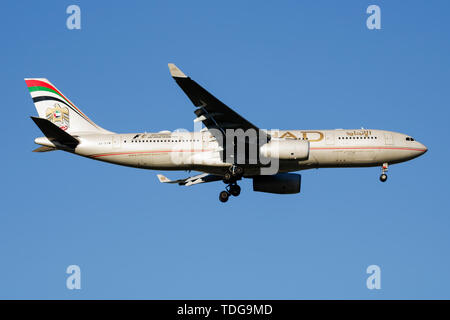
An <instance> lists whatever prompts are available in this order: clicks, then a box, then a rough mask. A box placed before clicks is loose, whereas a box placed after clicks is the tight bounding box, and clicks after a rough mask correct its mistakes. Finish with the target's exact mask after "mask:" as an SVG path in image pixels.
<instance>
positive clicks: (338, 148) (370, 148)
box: [310, 147, 426, 151]
mask: <svg viewBox="0 0 450 320" xmlns="http://www.w3.org/2000/svg"><path fill="white" fill-rule="evenodd" d="M353 149H356V150H361V149H362V150H406V151H425V150H426V149H418V148H407V147H404V148H403V147H311V148H310V150H353Z"/></svg>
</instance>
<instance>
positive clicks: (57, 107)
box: [25, 78, 111, 134]
mask: <svg viewBox="0 0 450 320" xmlns="http://www.w3.org/2000/svg"><path fill="white" fill-rule="evenodd" d="M25 83H26V84H27V86H28V90H29V91H30V94H31V98H33V102H34V105H35V107H36V110H37V112H38V114H39V117H40V118H44V119H47V120H49V121H51V122H53V123H54V124H55V125H57V126H58V127H60V128H61V129H63V130H64V131H67V132H68V133H70V134H73V133H78V134H79V133H111V132H110V131H108V130H105V129H103V128H101V127H99V126H98V125H96V124H95V123H94V122H93V121H92V120H91V119H89V118H88V117H87V116H86V115H85V114H84V113H83V112H82V111H81V110H80V109H78V108H77V107H76V106H75V105H74V104H73V103H72V102H71V101H70V100H69V99H67V98H66V97H65V96H64V95H63V94H62V93H61V92H60V91H59V90H58V89H56V87H55V86H54V85H52V84H51V83H50V81H48V80H47V79H44V78H29V79H25Z"/></svg>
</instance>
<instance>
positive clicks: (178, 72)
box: [168, 63, 187, 78]
mask: <svg viewBox="0 0 450 320" xmlns="http://www.w3.org/2000/svg"><path fill="white" fill-rule="evenodd" d="M168 66H169V71H170V74H171V76H172V77H174V78H187V76H186V75H185V74H184V73H183V71H181V70H180V69H178V67H177V66H176V65H174V64H173V63H169V64H168Z"/></svg>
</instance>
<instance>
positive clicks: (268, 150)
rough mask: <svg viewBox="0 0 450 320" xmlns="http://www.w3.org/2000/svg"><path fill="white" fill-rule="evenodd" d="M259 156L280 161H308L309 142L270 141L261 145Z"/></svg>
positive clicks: (291, 140)
mask: <svg viewBox="0 0 450 320" xmlns="http://www.w3.org/2000/svg"><path fill="white" fill-rule="evenodd" d="M259 151H260V154H261V155H262V156H264V157H266V158H277V159H280V160H308V158H309V141H303V140H293V139H286V140H273V139H272V140H271V141H270V142H268V143H266V144H264V145H262V146H261V147H260V149H259Z"/></svg>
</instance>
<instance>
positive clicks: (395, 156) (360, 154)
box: [36, 129, 427, 176]
mask: <svg viewBox="0 0 450 320" xmlns="http://www.w3.org/2000/svg"><path fill="white" fill-rule="evenodd" d="M272 135H273V134H272ZM273 136H274V137H275V138H277V139H297V140H307V141H309V146H310V152H309V157H308V159H306V160H280V162H279V169H278V172H293V171H299V170H305V169H310V168H332V167H371V166H381V165H383V164H385V163H386V164H395V163H400V162H404V161H408V160H411V159H413V158H416V157H418V156H420V155H422V154H423V153H425V152H426V151H427V148H426V147H425V146H424V145H423V144H422V143H420V142H418V141H415V140H414V139H412V138H411V137H410V136H408V135H405V134H402V133H397V132H391V131H384V130H372V129H336V130H280V131H278V132H277V133H276V134H275V135H273ZM77 139H78V140H79V141H80V143H79V145H78V146H77V147H76V148H75V150H74V153H75V154H78V155H81V156H84V157H88V158H91V159H95V160H100V161H105V162H109V163H114V164H118V165H123V166H129V167H136V168H143V169H153V170H195V171H202V172H206V173H211V174H223V172H224V171H226V170H227V169H228V168H229V167H230V166H231V165H232V164H231V163H225V162H223V161H222V160H221V157H220V152H221V148H220V146H219V144H218V143H217V141H216V140H215V139H214V137H213V136H212V135H211V134H210V133H209V132H208V131H204V132H159V133H129V134H88V135H79V136H77ZM36 143H38V144H42V145H47V146H53V145H52V143H51V142H49V141H48V140H47V139H46V138H38V139H36ZM257 174H259V169H258V168H257V167H254V168H253V169H252V168H251V167H250V168H247V170H246V171H245V173H244V176H252V175H257Z"/></svg>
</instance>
